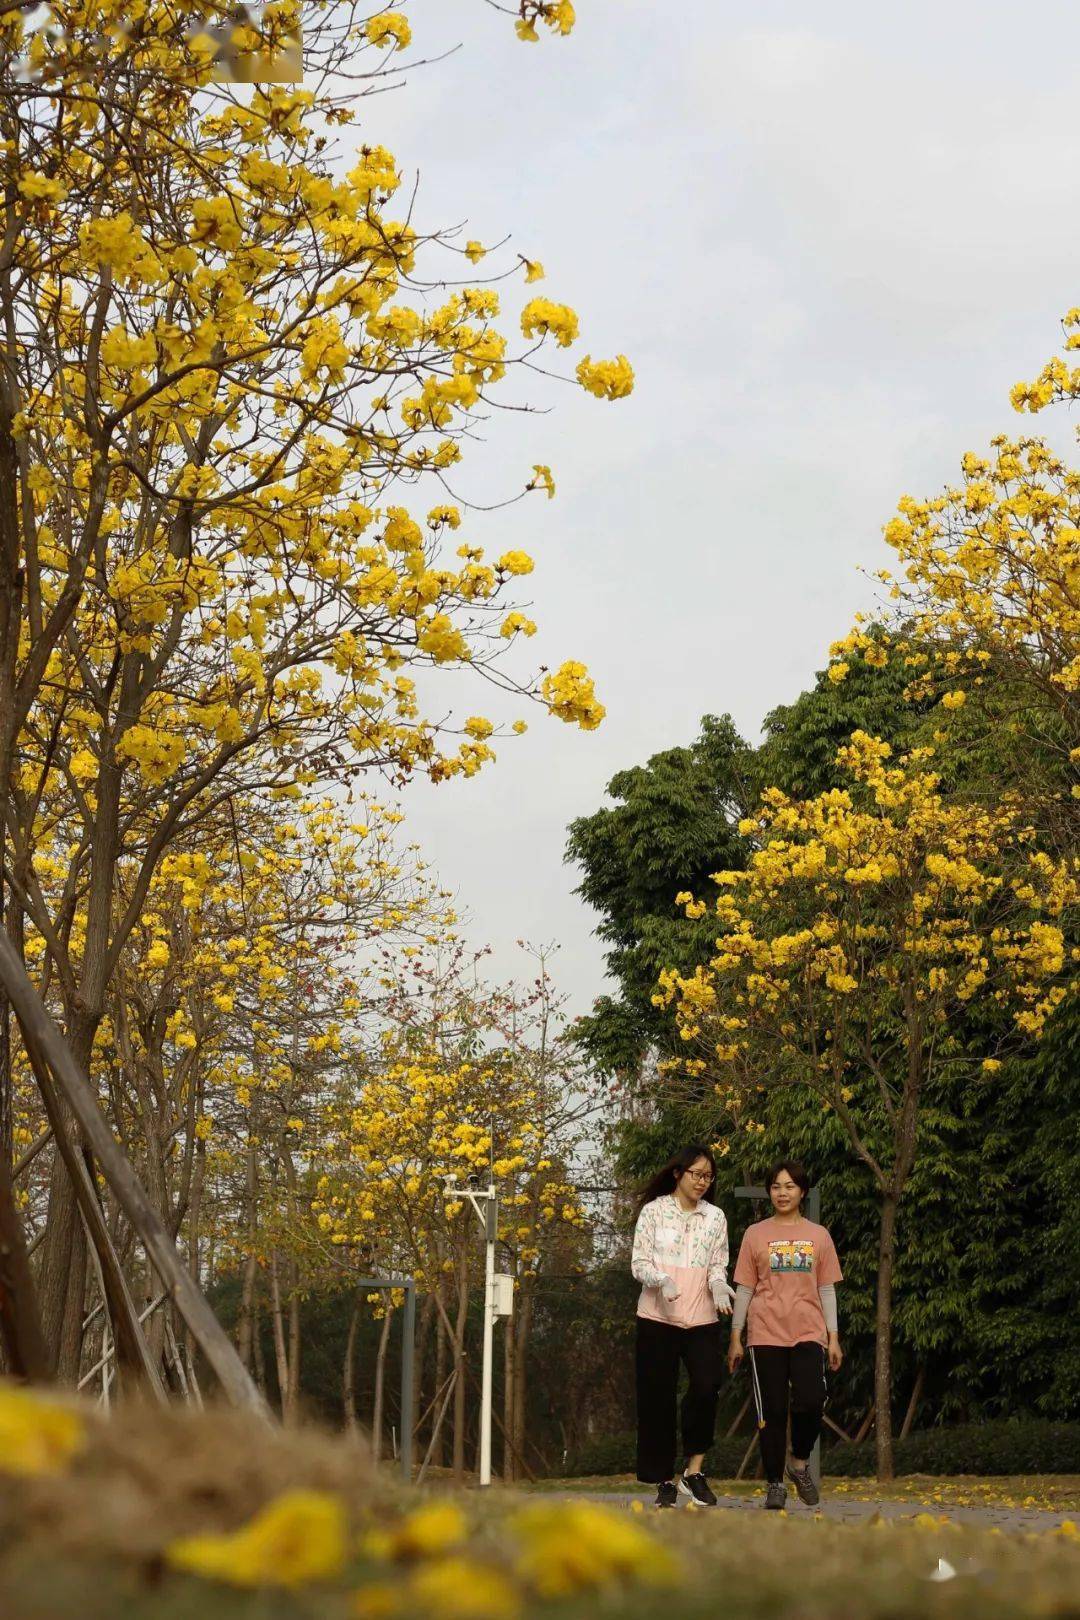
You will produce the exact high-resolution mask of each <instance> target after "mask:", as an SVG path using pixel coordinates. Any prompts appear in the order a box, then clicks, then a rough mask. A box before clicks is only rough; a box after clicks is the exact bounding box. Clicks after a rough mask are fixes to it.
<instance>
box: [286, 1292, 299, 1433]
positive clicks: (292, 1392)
mask: <svg viewBox="0 0 1080 1620" xmlns="http://www.w3.org/2000/svg"><path fill="white" fill-rule="evenodd" d="M289 1274H290V1276H289V1283H290V1288H291V1293H290V1296H289V1419H290V1421H291V1422H293V1423H296V1422H298V1421H299V1418H300V1268H299V1267H298V1266H297V1264H296V1262H295V1260H294V1261H293V1263H292V1265H291V1266H290V1267H289Z"/></svg>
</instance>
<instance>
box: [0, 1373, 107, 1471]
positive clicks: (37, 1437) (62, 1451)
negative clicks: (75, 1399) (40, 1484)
mask: <svg viewBox="0 0 1080 1620" xmlns="http://www.w3.org/2000/svg"><path fill="white" fill-rule="evenodd" d="M85 1443H86V1429H85V1426H84V1424H83V1420H82V1418H81V1417H80V1416H79V1414H78V1412H75V1411H73V1410H72V1409H71V1408H70V1407H68V1406H64V1405H62V1404H61V1402H59V1401H52V1400H49V1399H47V1398H46V1397H45V1396H42V1395H36V1394H34V1393H33V1391H31V1390H28V1389H21V1388H20V1387H19V1386H18V1385H17V1384H8V1383H4V1382H2V1381H0V1473H4V1474H19V1475H22V1476H23V1477H28V1476H32V1475H39V1474H59V1473H62V1472H63V1471H64V1469H65V1468H66V1467H67V1466H68V1464H69V1463H70V1461H71V1459H72V1458H73V1457H74V1456H75V1455H76V1454H77V1453H78V1452H79V1451H81V1450H82V1448H83V1446H84V1445H85Z"/></svg>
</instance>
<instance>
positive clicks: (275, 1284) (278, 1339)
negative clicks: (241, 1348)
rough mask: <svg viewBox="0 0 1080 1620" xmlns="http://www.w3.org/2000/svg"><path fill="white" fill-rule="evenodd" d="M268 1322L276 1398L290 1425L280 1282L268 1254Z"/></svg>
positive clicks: (274, 1262) (289, 1383)
mask: <svg viewBox="0 0 1080 1620" xmlns="http://www.w3.org/2000/svg"><path fill="white" fill-rule="evenodd" d="M270 1320H271V1324H272V1326H273V1329H274V1358H275V1361H276V1364H277V1382H278V1398H279V1399H280V1401H281V1419H282V1422H283V1423H291V1422H292V1419H293V1412H292V1379H291V1378H290V1376H289V1352H288V1348H287V1346H286V1344H285V1313H284V1311H283V1310H282V1308H281V1282H280V1279H279V1276H278V1254H277V1250H276V1249H273V1250H271V1253H270Z"/></svg>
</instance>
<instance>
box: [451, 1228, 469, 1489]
mask: <svg viewBox="0 0 1080 1620" xmlns="http://www.w3.org/2000/svg"><path fill="white" fill-rule="evenodd" d="M468 1268H469V1257H468V1253H467V1252H466V1251H465V1250H462V1254H461V1260H460V1263H459V1265H458V1310H457V1320H456V1322H455V1323H454V1365H455V1367H456V1368H457V1383H456V1384H455V1385H454V1480H455V1482H456V1483H458V1484H460V1483H461V1481H462V1480H463V1479H464V1478H465V1421H466V1408H465V1395H466V1390H465V1327H466V1323H467V1322H468V1317H469V1269H468Z"/></svg>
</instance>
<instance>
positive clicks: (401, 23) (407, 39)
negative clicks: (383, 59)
mask: <svg viewBox="0 0 1080 1620" xmlns="http://www.w3.org/2000/svg"><path fill="white" fill-rule="evenodd" d="M365 32H366V34H367V37H368V39H369V40H370V41H371V43H372V44H373V45H377V46H378V47H379V49H380V50H385V49H386V48H387V47H388V46H393V47H394V49H395V50H399V51H403V50H406V49H407V48H408V46H409V45H411V44H412V29H411V28H410V26H409V21H408V18H406V17H403V16H402V15H401V13H400V12H394V11H381V12H380V13H379V15H378V16H377V17H369V18H368V21H367V26H366V29H365Z"/></svg>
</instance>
